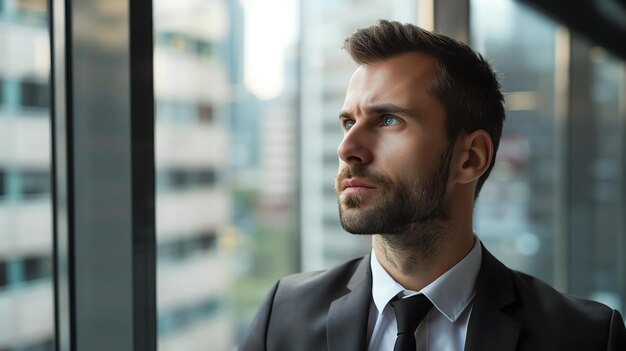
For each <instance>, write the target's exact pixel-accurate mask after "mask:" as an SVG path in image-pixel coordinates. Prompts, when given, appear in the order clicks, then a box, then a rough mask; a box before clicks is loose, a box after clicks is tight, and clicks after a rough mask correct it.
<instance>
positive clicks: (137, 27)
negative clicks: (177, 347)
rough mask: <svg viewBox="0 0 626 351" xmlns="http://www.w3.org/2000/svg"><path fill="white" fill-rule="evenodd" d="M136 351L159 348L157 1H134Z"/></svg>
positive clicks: (133, 103) (134, 288)
mask: <svg viewBox="0 0 626 351" xmlns="http://www.w3.org/2000/svg"><path fill="white" fill-rule="evenodd" d="M129 6H130V28H129V30H130V32H129V34H130V98H131V119H132V120H131V139H132V144H131V148H132V153H131V155H132V156H131V157H132V159H131V168H132V196H133V199H132V213H133V225H132V230H133V239H132V246H133V308H134V310H133V317H134V319H133V326H134V335H133V337H134V348H133V350H156V349H157V342H156V340H157V325H156V318H157V316H156V235H155V233H156V228H155V212H156V209H155V203H156V199H155V191H156V189H155V172H156V168H155V158H154V157H155V154H154V85H153V66H154V65H153V56H154V55H153V51H154V43H153V39H152V38H153V33H154V28H153V23H152V18H153V16H152V0H132V1H130V0H129Z"/></svg>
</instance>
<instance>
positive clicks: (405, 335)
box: [391, 294, 433, 351]
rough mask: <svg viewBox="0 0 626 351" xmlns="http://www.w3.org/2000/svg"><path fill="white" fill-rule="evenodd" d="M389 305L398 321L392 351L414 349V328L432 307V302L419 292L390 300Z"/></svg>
mask: <svg viewBox="0 0 626 351" xmlns="http://www.w3.org/2000/svg"><path fill="white" fill-rule="evenodd" d="M391 307H393V309H394V310H395V312H396V321H397V322H398V337H397V338H396V344H395V345H394V346H393V351H415V348H416V344H415V330H416V329H417V326H418V325H420V322H421V321H422V319H424V317H425V316H426V314H427V313H428V311H430V308H431V307H433V304H432V302H430V300H429V299H428V298H427V297H426V296H424V295H422V294H419V295H415V296H411V297H407V298H406V299H400V300H395V301H391Z"/></svg>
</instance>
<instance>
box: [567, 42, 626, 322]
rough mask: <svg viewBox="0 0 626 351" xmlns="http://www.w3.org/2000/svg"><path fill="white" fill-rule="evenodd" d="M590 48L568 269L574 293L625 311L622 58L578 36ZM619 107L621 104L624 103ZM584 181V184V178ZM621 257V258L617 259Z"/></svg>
mask: <svg viewBox="0 0 626 351" xmlns="http://www.w3.org/2000/svg"><path fill="white" fill-rule="evenodd" d="M576 40H580V41H582V42H583V45H585V46H586V47H588V48H589V51H588V52H587V53H583V55H584V54H587V55H585V56H587V57H586V58H585V60H583V61H582V62H588V64H589V67H588V68H587V69H586V71H587V72H589V74H588V75H585V74H579V77H588V82H585V83H586V84H584V86H583V88H582V89H581V91H580V92H578V94H579V95H577V96H576V97H577V98H580V99H583V101H585V100H587V101H588V104H589V110H588V111H587V113H586V114H585V115H586V117H588V118H586V119H585V120H584V121H582V122H579V123H578V124H577V127H573V128H572V129H578V130H576V131H574V132H575V133H576V135H578V136H581V137H580V138H579V137H573V138H574V140H575V141H573V142H575V143H576V144H577V146H578V149H577V150H581V152H580V153H579V152H578V151H577V155H576V161H575V162H576V164H575V165H573V166H572V168H573V169H575V170H577V171H578V172H579V173H581V174H582V176H580V177H576V178H575V180H573V182H574V184H572V187H571V188H572V189H574V190H573V191H576V192H577V196H576V200H573V201H572V204H571V205H572V208H573V211H575V212H574V216H572V217H573V218H572V225H571V229H570V230H571V237H572V239H571V250H572V254H571V255H570V257H572V259H571V267H570V269H571V271H572V272H575V274H571V278H570V280H571V281H570V286H571V290H572V293H573V294H576V295H579V296H585V297H589V298H592V299H594V300H598V301H601V302H603V303H605V304H607V305H609V306H611V307H613V308H616V309H619V310H622V312H623V311H624V309H623V308H624V305H623V301H624V300H622V298H623V297H620V295H619V292H620V281H621V279H623V278H624V277H620V274H621V273H620V269H619V264H620V258H619V255H620V246H619V245H618V244H617V243H619V242H620V238H619V236H620V235H624V216H623V214H624V191H623V189H624V175H623V169H624V153H623V152H624V134H623V131H624V120H623V118H624V110H623V109H622V110H620V104H621V103H623V101H620V98H621V99H624V96H626V94H625V91H626V90H625V89H624V88H625V87H624V82H625V79H626V75H625V73H624V63H623V61H621V60H619V59H617V58H616V57H614V56H612V55H611V54H609V53H607V52H605V51H604V50H603V49H602V48H599V47H593V46H591V45H590V44H589V43H587V42H586V41H585V40H583V39H579V38H576ZM622 108H623V107H622ZM583 180H584V181H585V183H583ZM621 262H623V261H621Z"/></svg>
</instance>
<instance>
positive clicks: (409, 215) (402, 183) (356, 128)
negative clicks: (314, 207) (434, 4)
mask: <svg viewBox="0 0 626 351" xmlns="http://www.w3.org/2000/svg"><path fill="white" fill-rule="evenodd" d="M436 73H437V66H436V61H435V59H434V58H432V57H430V56H428V55H425V54H420V53H407V54H402V55H398V56H396V57H393V58H391V59H387V60H384V61H380V62H376V63H373V64H369V65H367V66H361V67H359V68H358V69H357V70H356V72H355V73H354V75H353V76H352V79H351V80H350V85H349V87H348V91H347V94H346V99H345V102H344V106H343V109H342V112H341V114H340V117H339V119H340V122H341V125H342V128H343V130H344V137H343V141H342V142H341V144H340V146H339V148H338V150H337V153H338V155H339V172H338V175H337V177H336V180H335V189H336V191H337V195H338V198H339V215H340V219H341V225H342V226H343V228H344V229H345V230H346V231H348V232H350V233H362V234H388V233H397V232H401V231H403V230H404V229H405V228H407V227H408V226H409V225H411V224H413V223H424V222H426V221H430V220H437V219H445V217H446V215H447V214H446V210H445V204H444V200H445V196H446V192H447V179H448V169H449V157H450V154H451V152H452V149H451V145H449V142H448V137H447V135H446V129H445V110H444V107H443V105H442V104H441V103H440V102H439V101H438V100H437V99H436V98H434V97H432V96H430V95H429V94H428V92H427V91H426V88H427V86H428V84H429V83H430V81H431V80H432V79H433V78H434V77H435V76H436Z"/></svg>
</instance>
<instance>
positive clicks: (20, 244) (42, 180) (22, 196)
mask: <svg viewBox="0 0 626 351" xmlns="http://www.w3.org/2000/svg"><path fill="white" fill-rule="evenodd" d="M0 48H3V51H2V54H1V55H0V350H53V349H54V342H53V340H54V339H53V338H54V314H53V295H52V294H53V290H52V279H51V276H52V265H51V253H52V249H51V247H52V218H51V211H52V210H51V198H50V130H49V129H50V119H49V109H48V105H49V71H50V62H49V57H50V47H49V42H48V28H47V19H46V2H45V1H37V0H35V1H22V0H16V1H2V2H0ZM6 48H9V49H8V50H7V49H6Z"/></svg>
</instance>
